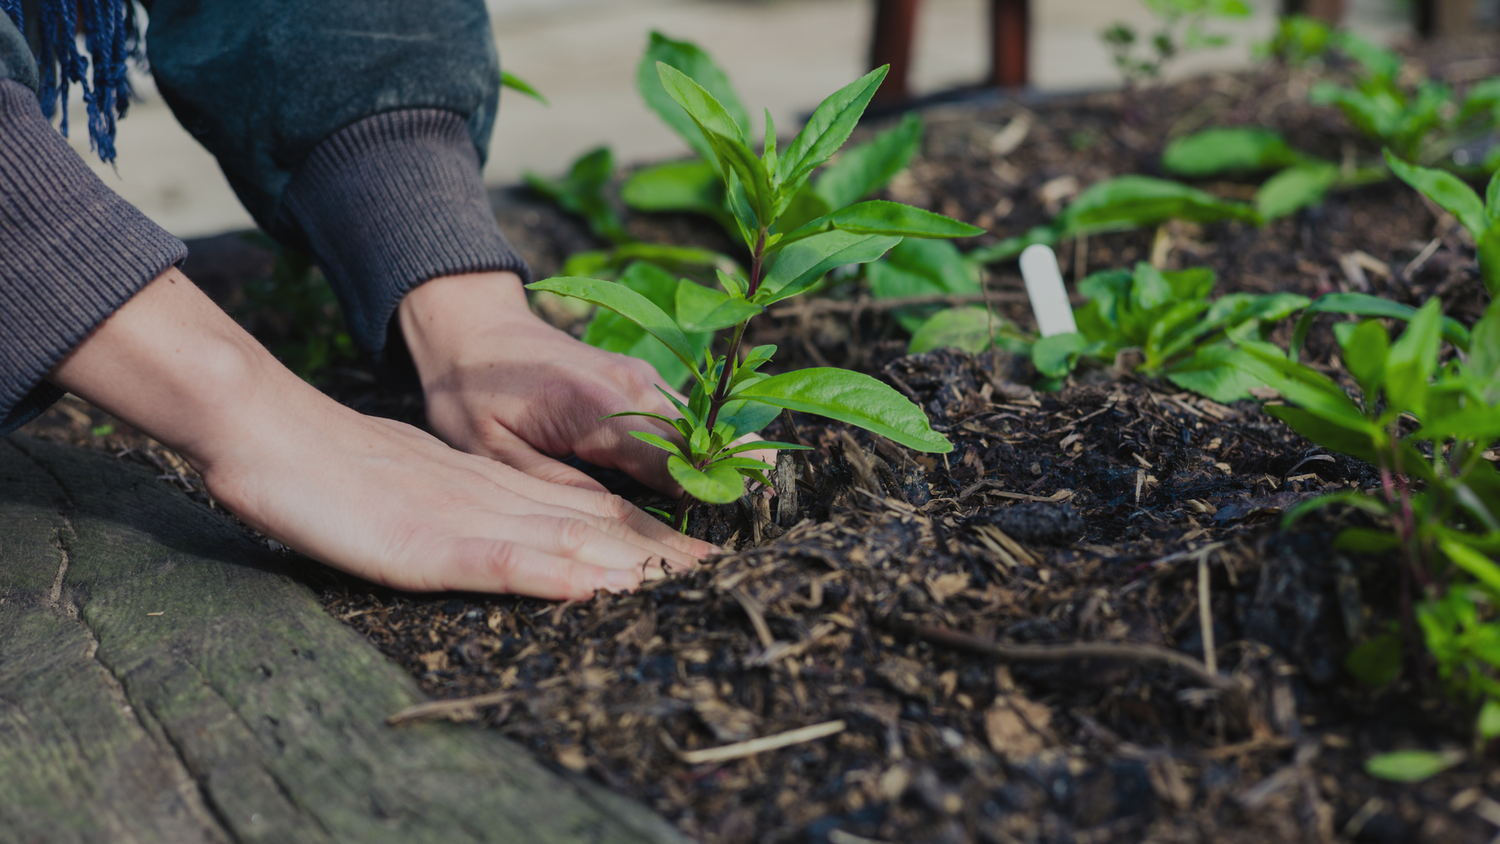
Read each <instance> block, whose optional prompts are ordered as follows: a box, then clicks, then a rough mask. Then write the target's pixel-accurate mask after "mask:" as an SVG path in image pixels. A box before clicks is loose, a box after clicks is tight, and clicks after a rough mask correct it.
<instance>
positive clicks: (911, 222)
mask: <svg viewBox="0 0 1500 844" xmlns="http://www.w3.org/2000/svg"><path fill="white" fill-rule="evenodd" d="M833 229H840V230H842V231H846V232H852V233H854V234H884V235H896V236H900V237H918V238H953V237H974V236H976V235H981V234H984V229H981V228H979V227H977V226H971V225H969V224H968V223H961V222H959V221H958V220H955V219H953V218H952V217H945V216H943V215H942V214H935V213H933V212H931V211H925V210H923V209H921V208H914V207H912V206H910V205H902V204H901V203H899V202H888V201H886V200H883V199H872V200H870V201H868V202H861V203H859V204H857V205H851V206H849V207H848V208H844V209H841V210H839V211H835V212H833V213H832V214H829V215H827V216H825V217H821V218H819V219H817V220H813V221H812V222H810V223H808V224H807V225H805V226H802V227H801V228H799V229H797V230H796V231H794V232H792V233H790V234H788V235H787V236H786V237H784V238H782V239H781V241H780V242H779V243H780V244H782V245H789V244H791V243H795V242H797V241H799V240H803V239H805V238H808V237H811V236H812V235H815V234H821V233H823V232H827V231H832V230H833Z"/></svg>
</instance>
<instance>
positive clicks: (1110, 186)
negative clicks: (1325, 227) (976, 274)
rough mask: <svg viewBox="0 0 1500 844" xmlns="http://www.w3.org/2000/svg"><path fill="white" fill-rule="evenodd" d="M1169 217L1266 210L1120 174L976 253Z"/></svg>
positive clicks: (1240, 216) (1201, 219) (981, 259)
mask: <svg viewBox="0 0 1500 844" xmlns="http://www.w3.org/2000/svg"><path fill="white" fill-rule="evenodd" d="M1168 220H1186V221H1188V222H1190V223H1218V222H1223V221H1226V220H1239V221H1240V222H1244V223H1249V224H1251V225H1256V226H1258V225H1261V224H1262V223H1264V222H1265V220H1264V218H1262V217H1261V215H1260V212H1258V211H1256V210H1255V209H1254V208H1252V207H1251V206H1249V205H1246V204H1245V203H1243V202H1235V201H1233V200H1229V199H1220V198H1219V197H1217V196H1214V195H1213V194H1211V193H1208V192H1207V191H1203V190H1199V189H1198V188H1195V187H1190V186H1188V185H1184V184H1182V183H1181V182H1174V181H1171V180H1170V179H1157V178H1154V177H1151V176H1139V175H1128V176H1116V177H1115V178H1113V179H1105V180H1104V181H1102V182H1097V183H1095V184H1093V185H1090V186H1089V187H1088V188H1087V189H1086V190H1084V191H1083V192H1082V193H1080V194H1078V196H1077V197H1075V198H1074V199H1073V201H1072V202H1071V203H1069V204H1068V207H1066V208H1064V209H1063V210H1062V213H1061V214H1058V215H1057V217H1055V218H1054V219H1053V220H1052V222H1050V223H1048V224H1047V225H1045V226H1037V227H1036V228H1034V229H1032V230H1030V231H1028V232H1026V233H1025V234H1023V235H1018V236H1016V237H1009V238H1006V239H1005V240H1002V241H1000V242H998V243H995V244H992V245H990V246H986V247H983V248H980V249H976V250H974V251H973V252H970V253H969V255H968V260H970V261H972V262H973V263H975V264H980V265H984V264H993V263H997V262H1000V261H1008V260H1010V259H1012V258H1015V257H1017V256H1019V255H1020V254H1021V253H1022V252H1024V251H1026V247H1028V246H1031V245H1032V244H1036V243H1040V244H1043V245H1046V246H1052V245H1053V244H1056V243H1059V242H1062V241H1065V240H1068V239H1069V238H1073V237H1078V236H1080V235H1089V234H1098V233H1102V232H1117V231H1130V230H1131V229H1143V228H1151V227H1154V226H1158V225H1161V224H1162V223H1164V222H1166V221H1168Z"/></svg>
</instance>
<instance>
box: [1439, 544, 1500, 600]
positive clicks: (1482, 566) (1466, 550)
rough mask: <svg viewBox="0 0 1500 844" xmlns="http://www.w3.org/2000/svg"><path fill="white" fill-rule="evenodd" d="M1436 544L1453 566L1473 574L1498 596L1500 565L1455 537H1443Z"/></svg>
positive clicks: (1499, 593) (1499, 590) (1499, 592)
mask: <svg viewBox="0 0 1500 844" xmlns="http://www.w3.org/2000/svg"><path fill="white" fill-rule="evenodd" d="M1438 546H1439V547H1441V548H1442V549H1443V553H1444V554H1446V555H1447V556H1448V559H1449V560H1451V561H1452V562H1453V564H1454V565H1455V566H1458V567H1459V568H1461V569H1463V570H1464V571H1466V572H1468V573H1469V574H1471V575H1473V577H1474V579H1475V580H1477V581H1479V582H1480V583H1482V584H1484V586H1485V588H1486V589H1487V590H1488V591H1489V593H1490V594H1491V595H1493V596H1497V597H1500V565H1496V564H1495V561H1494V560H1492V559H1490V558H1489V557H1487V556H1485V555H1484V554H1482V553H1480V552H1478V551H1476V550H1474V549H1473V548H1470V547H1469V546H1468V545H1466V544H1464V543H1462V542H1459V541H1458V540H1456V539H1448V538H1444V539H1441V540H1439V541H1438Z"/></svg>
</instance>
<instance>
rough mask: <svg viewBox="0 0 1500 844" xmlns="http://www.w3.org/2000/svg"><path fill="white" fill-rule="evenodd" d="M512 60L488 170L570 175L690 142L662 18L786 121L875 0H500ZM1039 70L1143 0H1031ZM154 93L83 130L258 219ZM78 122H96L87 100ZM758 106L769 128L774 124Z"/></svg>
mask: <svg viewBox="0 0 1500 844" xmlns="http://www.w3.org/2000/svg"><path fill="white" fill-rule="evenodd" d="M487 2H488V3H489V5H490V11H491V15H492V18H493V21H494V29H495V38H496V42H497V44H498V45H499V50H500V57H501V62H502V64H503V65H504V67H505V68H506V69H507V70H509V71H512V72H513V73H516V74H517V75H519V76H521V77H522V78H524V79H526V80H527V81H529V82H531V83H532V84H533V85H535V86H536V87H537V88H538V89H540V90H541V91H542V92H543V93H544V94H545V95H546V96H547V98H548V99H549V100H550V101H551V106H550V107H548V106H543V105H541V104H540V103H537V102H534V101H532V100H530V99H528V98H526V97H523V96H520V95H517V94H516V93H514V92H509V91H507V92H506V93H505V94H503V95H502V100H501V108H500V119H499V121H498V124H497V126H496V131H495V137H494V142H493V144H492V145H491V149H490V155H489V162H488V164H487V165H486V167H485V171H484V172H485V180H486V182H487V183H489V184H490V185H491V186H505V185H510V184H514V183H516V182H518V181H519V180H520V178H521V174H522V173H524V172H525V171H527V170H536V171H539V172H542V173H546V174H557V173H560V172H562V171H563V170H565V169H566V168H567V166H568V164H569V163H570V162H571V161H572V160H573V159H574V158H576V157H577V156H578V155H579V154H580V153H582V152H584V151H586V150H589V149H592V148H593V147H595V146H598V145H601V144H609V145H610V146H611V147H613V149H614V151H615V155H616V159H617V160H618V161H619V162H621V163H622V164H626V165H629V164H635V163H640V162H644V161H650V160H658V159H663V158H669V157H673V156H676V155H680V154H683V153H685V152H686V150H685V149H684V147H683V146H682V144H681V142H680V141H679V140H678V139H677V138H676V136H674V135H673V134H671V132H670V131H668V130H667V129H666V128H665V127H664V126H663V125H662V124H661V123H660V121H659V120H658V119H657V118H656V116H655V115H653V114H651V113H650V112H648V111H647V109H646V108H645V106H644V105H643V104H642V103H641V101H640V97H639V96H638V95H637V94H636V92H635V68H636V64H637V62H638V61H639V60H640V56H641V53H642V51H643V50H644V49H645V44H646V39H647V35H648V33H649V32H650V31H651V30H653V29H656V30H660V31H661V32H663V33H664V34H666V35H669V36H671V37H674V38H678V39H686V40H690V41H694V42H696V43H698V44H699V45H700V46H702V47H703V48H705V49H706V50H708V51H709V52H710V53H711V54H712V55H713V56H714V57H715V58H716V59H717V60H718V61H719V63H720V64H721V65H723V67H724V68H725V69H726V70H727V71H728V73H729V75H730V78H731V79H732V80H733V81H734V82H735V84H736V87H737V88H738V90H739V91H740V95H741V97H742V99H743V100H744V102H745V105H746V107H747V108H748V109H749V110H750V112H751V113H752V114H755V115H759V114H761V109H762V108H763V107H764V108H769V109H770V111H771V113H772V115H773V117H774V118H775V120H776V124H777V126H779V127H781V131H782V132H783V133H785V132H788V131H790V130H792V129H793V128H794V127H796V126H798V125H799V118H800V117H802V116H804V115H805V114H806V113H807V112H808V111H810V110H811V109H812V108H813V107H814V106H816V105H817V103H818V102H819V100H821V99H822V98H823V97H824V96H825V95H827V94H829V93H831V92H832V91H834V90H836V89H837V88H839V87H840V86H842V85H844V84H846V83H848V82H850V81H852V80H853V79H855V78H856V77H858V76H859V75H860V74H862V73H864V72H865V71H866V70H867V69H868V68H867V67H866V65H867V63H868V51H869V44H870V32H871V28H872V26H873V22H872V18H873V8H874V4H873V2H871V0H487ZM1252 3H1253V5H1255V6H1257V14H1256V16H1255V17H1254V18H1253V19H1251V20H1249V21H1244V22H1240V23H1239V24H1238V25H1227V24H1226V25H1222V26H1220V27H1218V29H1219V30H1220V31H1223V32H1226V33H1229V34H1231V35H1232V36H1233V42H1234V43H1233V46H1232V47H1230V48H1227V49H1224V50H1218V51H1208V52H1205V53H1202V54H1198V55H1192V56H1189V57H1186V58H1184V59H1183V60H1181V61H1179V62H1177V63H1175V64H1174V65H1173V66H1172V69H1171V73H1170V74H1169V76H1180V75H1189V74H1193V73H1200V72H1203V71H1205V70H1211V69H1231V68H1237V67H1244V66H1246V65H1247V64H1248V63H1249V60H1250V46H1251V44H1252V43H1253V42H1254V41H1256V40H1259V39H1263V38H1265V37H1266V34H1267V33H1268V32H1269V30H1270V28H1271V26H1272V23H1273V16H1272V14H1271V11H1270V9H1271V8H1272V6H1273V5H1274V4H1273V3H1272V2H1271V0H1252ZM986 9H987V3H986V0H923V3H922V5H921V12H920V16H919V18H918V21H917V32H916V42H915V45H914V50H913V52H914V56H913V67H912V74H911V88H912V90H913V92H914V93H915V94H916V95H918V96H920V95H923V94H930V93H933V92H937V91H944V90H948V89H952V88H956V87H960V86H964V85H970V84H973V83H975V82H977V81H978V80H980V79H981V78H983V77H984V75H985V73H986V69H987V68H988V66H989V47H988V42H987V39H986V35H985V27H984V21H985V20H986ZM1032 14H1033V20H1032V34H1031V39H1032V40H1031V67H1030V76H1031V80H1032V85H1033V87H1034V88H1035V89H1037V90H1039V91H1046V92H1059V91H1068V90H1078V89H1084V88H1102V87H1111V86H1116V85H1118V84H1119V75H1118V74H1117V73H1116V71H1115V70H1114V67H1113V65H1112V64H1111V63H1110V60H1109V56H1108V54H1107V53H1106V52H1105V50H1104V48H1103V47H1102V45H1101V44H1100V41H1099V31H1100V30H1101V29H1103V28H1104V27H1106V26H1108V25H1109V24H1111V23H1113V22H1115V21H1126V22H1132V23H1135V24H1137V25H1138V26H1140V27H1144V26H1147V25H1149V24H1150V21H1151V18H1150V16H1149V14H1147V13H1146V12H1145V10H1144V7H1143V6H1142V4H1141V3H1140V2H1139V0H1033V12H1032ZM1408 14H1409V13H1408V12H1407V11H1406V10H1405V8H1404V6H1403V3H1402V2H1401V0H1350V2H1349V11H1348V15H1347V19H1346V23H1347V24H1348V25H1349V26H1350V27H1351V28H1353V29H1355V30H1356V31H1359V32H1361V33H1363V34H1366V35H1369V36H1372V37H1375V38H1377V39H1379V40H1383V41H1391V40H1394V39H1397V38H1400V37H1401V36H1403V35H1405V34H1406V33H1407V32H1409V25H1408V21H1407V18H1408ZM136 82H137V91H138V92H139V93H140V96H141V98H142V102H139V103H137V104H135V105H133V106H132V107H131V111H130V114H129V116H128V117H127V118H126V120H125V121H124V122H123V123H121V124H120V134H119V138H118V144H117V146H118V150H119V158H118V162H117V163H118V171H116V170H113V169H111V168H110V167H109V166H108V165H104V164H101V163H100V162H99V160H98V158H97V157H96V156H94V155H93V154H92V153H90V152H89V150H88V140H87V137H86V135H85V133H82V132H74V133H73V138H72V139H71V142H72V143H73V145H74V147H75V148H76V149H78V150H79V151H80V152H81V153H82V154H83V156H84V159H85V160H86V161H88V162H89V163H90V166H92V167H93V168H94V170H95V172H97V173H99V174H100V176H101V177H102V178H103V179H104V180H105V182H106V183H107V184H108V185H110V187H112V188H113V189H115V190H116V191H118V192H119V193H120V194H121V195H123V196H124V197H125V198H126V199H127V200H129V201H130V202H132V203H134V204H135V205H136V206H137V207H139V208H141V209H142V210H143V211H145V212H146V213H147V214H148V215H150V216H151V217H152V218H153V219H155V220H156V221H157V222H159V223H161V224H162V225H163V226H165V227H166V228H167V229H169V230H170V231H172V232H173V233H174V234H176V235H178V236H179V237H201V236H205V235H212V234H218V233H221V232H226V231H234V230H239V229H247V228H252V227H253V225H254V224H253V223H252V222H251V220H250V217H249V215H247V214H246V213H245V211H244V209H242V208H241V207H240V205H239V202H238V201H237V200H236V199H235V197H234V194H233V193H232V192H231V191H230V190H229V186H228V185H227V184H226V183H225V181H224V177H223V175H222V174H221V173H220V172H219V168H218V165H217V164H216V163H215V162H214V160H213V158H212V157H211V156H210V155H209V154H208V153H207V152H205V151H204V150H203V148H202V147H200V146H199V145H198V144H197V142H196V141H194V140H193V139H192V138H191V136H189V135H188V134H187V133H186V132H185V131H183V129H182V128H181V127H180V126H178V125H177V122H176V120H174V119H173V118H172V115H171V113H170V112H169V111H168V109H167V107H166V105H165V104H163V103H162V101H161V98H160V97H159V96H157V94H156V91H155V88H154V86H152V84H151V81H150V78H149V77H139V78H137V79H136ZM75 111H76V112H77V116H75V117H74V120H75V121H76V122H75V124H74V125H76V126H82V125H84V119H83V117H82V107H81V104H79V103H75ZM760 120H761V118H757V120H756V123H757V127H756V129H755V130H754V131H755V133H756V134H758V133H759V132H760V131H761V127H760V126H759V123H760Z"/></svg>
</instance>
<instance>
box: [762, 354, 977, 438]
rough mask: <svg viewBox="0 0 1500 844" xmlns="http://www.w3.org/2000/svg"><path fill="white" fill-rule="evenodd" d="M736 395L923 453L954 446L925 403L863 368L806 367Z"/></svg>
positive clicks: (766, 380) (772, 378) (770, 379)
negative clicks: (812, 415) (840, 424)
mask: <svg viewBox="0 0 1500 844" xmlns="http://www.w3.org/2000/svg"><path fill="white" fill-rule="evenodd" d="M734 396H735V397H736V398H742V399H751V400H753V401H758V402H764V403H766V404H770V405H773V406H775V407H784V408H787V409H789V410H796V411H801V412H803V413H816V414H818V415H820V416H826V417H828V418H829V419H834V420H837V421H839V422H847V423H849V424H851V425H854V426H857V427H860V428H864V429H865V430H867V431H873V432H874V433H877V434H880V435H881V436H883V437H888V438H890V439H892V440H894V441H896V442H898V443H900V444H902V445H904V446H906V447H908V448H912V449H916V450H917V451H925V452H933V453H945V452H948V451H952V450H953V444H952V443H950V442H949V441H948V439H947V438H946V437H944V436H943V435H942V434H939V433H937V432H936V431H933V430H932V427H931V425H930V424H929V423H928V421H927V415H926V414H925V413H923V412H922V409H921V408H920V407H917V406H916V405H915V404H913V403H912V402H911V400H910V399H908V398H906V397H905V396H903V395H901V394H900V393H898V392H896V391H895V390H894V389H892V388H891V387H889V386H887V385H886V384H884V383H882V382H880V381H877V380H875V379H874V378H871V377H870V376H868V375H863V374H861V373H858V372H849V371H847V370H843V369H829V368H824V367H815V368H810V369H803V370H800V371H798V372H788V373H786V374H784V375H775V376H772V377H770V378H767V379H765V380H763V381H759V382H757V383H754V384H751V385H750V386H748V387H745V388H744V389H741V390H739V391H736V392H735V394H734Z"/></svg>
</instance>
